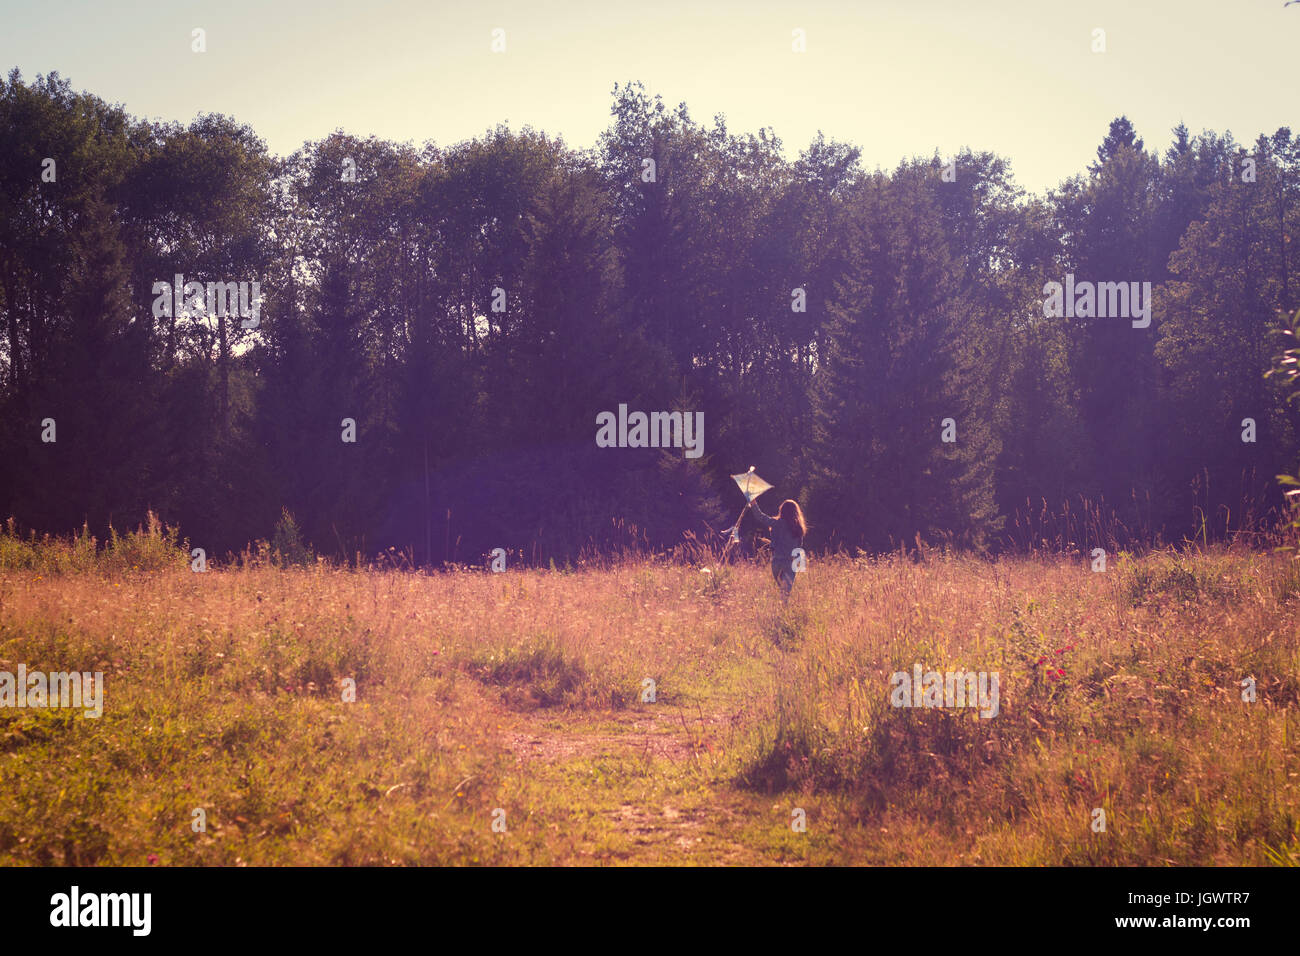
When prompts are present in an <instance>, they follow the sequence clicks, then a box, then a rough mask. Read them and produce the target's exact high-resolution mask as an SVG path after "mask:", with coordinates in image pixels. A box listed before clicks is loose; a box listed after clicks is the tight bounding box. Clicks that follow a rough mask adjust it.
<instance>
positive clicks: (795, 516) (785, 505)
mask: <svg viewBox="0 0 1300 956" xmlns="http://www.w3.org/2000/svg"><path fill="white" fill-rule="evenodd" d="M746 507H752V508H753V509H754V514H755V515H756V516H757V517H758V522H759V524H761V525H763V526H764V527H765V528H767V532H768V536H769V537H770V538H771V539H772V577H774V578H776V583H777V584H779V585H780V586H781V597H782V599H788V598H789V597H790V589H791V588H792V587H794V566H793V565H794V550H795V549H796V548H801V547H803V536H804V535H805V534H807V533H808V525H807V524H806V523H805V522H804V520H803V512H802V511H800V510H799V503H798V502H797V501H794V500H792V499H790V498H787V499H786V500H785V501H783V502H781V510H780V512H779V513H778V514H777V516H776V517H775V518H773V517H772V516H771V515H766V514H764V513H763V509H762V508H760V507H759V506H758V503H757V502H756V501H751V502H750V503H749V505H747V506H746Z"/></svg>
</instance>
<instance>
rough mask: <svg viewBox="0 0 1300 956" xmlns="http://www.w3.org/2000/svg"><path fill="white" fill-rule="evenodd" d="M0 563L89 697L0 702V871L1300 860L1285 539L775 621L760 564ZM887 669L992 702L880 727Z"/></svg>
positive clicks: (913, 571) (1295, 621)
mask: <svg viewBox="0 0 1300 956" xmlns="http://www.w3.org/2000/svg"><path fill="white" fill-rule="evenodd" d="M0 543H3V547H0V670H8V671H15V670H16V667H17V665H18V664H20V663H22V664H25V665H26V668H27V669H28V671H29V672H30V671H35V670H45V671H65V670H83V671H102V672H103V674H104V675H105V676H104V682H105V688H106V690H105V695H104V704H103V707H104V709H103V715H102V716H101V717H99V718H87V717H85V716H83V715H82V713H81V712H80V711H76V712H72V711H68V710H61V709H45V710H32V709H30V708H29V709H21V710H20V709H14V708H0V864H5V865H12V864H56V865H57V864H81V865H86V864H94V865H123V864H126V865H147V864H153V865H159V866H168V865H245V864H247V865H281V864H470V865H473V864H669V863H688V864H690V863H697V864H719V863H720V864H846V863H850V864H939V865H970V864H982V865H1010V864H1028V865H1041V864H1049V865H1061V864H1065V865H1117V864H1118V865H1133V864H1136V865H1152V866H1160V865H1171V864H1173V865H1188V864H1264V865H1269V864H1286V865H1294V864H1296V863H1297V862H1300V790H1298V786H1300V777H1297V774H1300V756H1298V755H1297V748H1296V741H1297V737H1298V736H1300V711H1298V709H1297V696H1298V692H1300V563H1298V562H1296V561H1293V560H1292V559H1290V558H1289V557H1286V556H1275V555H1271V554H1261V553H1256V552H1250V551H1233V550H1226V549H1225V550H1209V551H1200V552H1194V553H1186V554H1177V553H1172V552H1166V553H1155V554H1151V555H1147V556H1144V557H1141V558H1132V557H1129V556H1127V555H1120V556H1112V558H1111V561H1110V563H1109V566H1108V568H1107V570H1106V571H1105V572H1104V573H1097V572H1093V571H1091V570H1090V569H1089V567H1088V565H1087V563H1086V562H1084V561H1082V560H1075V559H1069V558H1023V559H1009V560H1001V561H988V560H981V559H976V558H967V557H960V556H949V555H942V554H937V553H936V554H931V555H927V556H925V558H924V559H922V560H911V559H908V558H904V557H901V556H892V557H884V558H879V559H872V560H868V559H858V560H856V561H855V560H851V559H849V558H826V559H813V560H811V561H810V565H809V571H808V573H807V574H802V575H800V576H799V580H798V583H797V585H796V587H795V591H794V595H793V597H792V599H791V601H790V603H789V605H788V606H787V607H783V606H782V605H781V602H780V600H779V597H778V595H777V593H776V589H775V587H774V586H773V583H772V580H771V577H770V574H769V572H768V570H767V568H766V567H765V566H763V565H761V564H755V565H748V564H739V565H714V566H709V567H707V568H706V567H703V566H699V565H697V566H672V565H668V564H664V563H656V562H649V561H647V562H636V561H627V562H623V563H617V564H613V565H611V566H607V567H603V568H596V567H592V568H586V569H579V570H573V571H566V570H510V571H507V572H506V573H502V574H490V573H486V572H465V571H462V572H455V573H440V574H431V575H428V574H422V573H416V572H412V571H400V570H373V569H372V570H364V571H356V570H346V569H339V568H333V567H329V566H326V565H324V564H317V565H315V566H310V565H309V566H306V567H300V568H283V567H277V566H271V565H261V566H258V565H257V564H256V563H255V562H253V563H251V564H250V565H248V566H242V567H240V566H233V567H229V568H226V569H218V568H214V569H212V570H209V571H208V572H207V573H204V574H197V573H193V572H191V571H190V570H189V568H188V565H187V564H186V563H185V558H184V556H183V553H182V552H180V551H179V550H176V551H169V552H167V553H166V554H164V555H162V556H161V557H160V556H159V552H158V549H157V548H155V547H153V546H152V545H148V544H147V542H146V543H145V544H140V543H139V541H136V542H135V543H133V542H132V539H126V540H122V539H118V540H115V541H114V542H112V543H111V547H109V548H107V549H104V548H101V550H100V551H99V553H98V554H96V553H95V552H94V550H93V549H90V550H87V546H85V544H84V542H83V546H81V547H73V546H66V547H62V548H58V549H56V548H46V549H44V550H42V549H40V548H39V547H38V546H35V545H25V544H23V542H21V541H20V540H18V539H15V538H13V537H11V536H10V537H5V538H3V540H2V542H0ZM155 544H156V542H155ZM133 548H135V549H136V550H135V551H133V550H132V549H133ZM916 664H920V665H921V666H922V667H923V669H924V670H926V671H929V670H932V669H933V670H936V671H947V670H953V669H958V668H962V669H967V670H972V671H979V670H983V671H988V672H997V673H998V674H999V675H1000V702H999V710H998V713H997V715H996V716H995V717H992V718H981V717H980V716H978V714H977V713H976V712H975V711H973V710H971V709H965V710H961V709H946V708H937V709H923V708H920V709H918V708H910V709H909V708H896V707H892V706H890V691H891V683H890V675H891V674H892V673H894V672H896V671H904V672H908V673H910V672H911V671H912V670H913V666H914V665H916ZM646 678H649V679H651V680H653V681H654V700H653V701H650V700H643V696H646V697H648V696H649V695H648V692H647V691H648V687H649V685H647V684H645V683H644V682H645V680H646ZM1246 678H1254V681H1255V685H1254V686H1255V699H1254V700H1253V701H1246V700H1243V686H1242V682H1243V680H1244V679H1246ZM348 680H351V681H354V682H355V701H347V700H345V699H344V698H345V696H347V694H346V690H347V688H348V687H349V686H350V685H349V684H348V683H347V682H348ZM1098 808H1100V809H1101V810H1104V812H1105V829H1104V831H1100V830H1098V829H1097V828H1096V822H1095V821H1096V819H1097V814H1096V813H1095V812H1094V811H1096V810H1097V809H1098ZM195 810H202V811H203V814H202V815H201V817H202V823H203V826H202V827H199V826H198V823H197V821H198V820H199V819H200V815H196V814H195ZM797 811H802V815H801V814H800V813H798V812H797ZM800 820H802V821H806V826H805V827H804V828H803V829H800V828H799V826H798V825H797V824H798V822H799V821H800ZM792 824H793V825H792Z"/></svg>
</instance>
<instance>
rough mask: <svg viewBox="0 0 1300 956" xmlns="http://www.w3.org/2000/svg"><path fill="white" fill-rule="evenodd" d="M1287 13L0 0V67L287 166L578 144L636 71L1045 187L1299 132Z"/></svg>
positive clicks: (905, 151)
mask: <svg viewBox="0 0 1300 956" xmlns="http://www.w3.org/2000/svg"><path fill="white" fill-rule="evenodd" d="M1283 3H1284V0H1184V2H1178V0H1076V2H1069V0H910V2H909V0H857V2H827V0H818V2H805V3H769V2H762V0H745V2H714V0H685V2H680V0H643V2H639V3H632V2H626V0H590V2H587V0H582V2H578V0H530V2H507V0H477V2H475V0H469V2H460V0H456V2H437V0H433V2H430V0H423V2H419V0H392V2H381V0H373V2H361V0H310V2H306V0H289V2H275V0H171V2H145V0H135V2H116V3H115V2H111V0H103V2H94V0H83V2H74V0H27V2H21V3H20V2H16V0H0V67H3V69H4V70H5V72H6V73H8V71H9V70H10V69H11V68H13V67H15V66H17V67H18V68H19V69H21V70H22V73H23V77H24V79H25V80H27V81H29V82H30V81H32V80H34V79H35V77H36V74H37V73H48V72H51V71H55V70H57V71H58V72H59V73H60V74H61V75H62V76H64V77H66V78H68V79H69V80H70V81H71V82H72V85H73V87H74V88H75V89H78V90H88V91H89V92H91V93H94V94H96V95H97V96H99V97H101V98H102V99H105V100H107V101H109V102H113V103H121V104H122V105H123V106H125V107H126V109H127V110H128V111H129V112H131V113H133V114H134V115H136V116H140V117H147V118H154V119H168V120H180V121H183V122H188V121H189V120H191V119H192V118H193V117H194V116H195V115H196V114H197V113H200V112H220V113H225V114H228V115H230V116H233V117H234V118H235V119H237V120H239V121H241V122H245V123H248V124H249V125H251V126H252V127H253V128H254V129H255V130H256V131H257V132H258V134H259V135H260V136H261V137H262V138H263V139H264V140H266V142H267V144H268V146H269V147H270V149H271V150H272V151H273V152H275V153H279V154H282V155H283V154H288V153H290V152H292V151H293V150H295V149H297V148H298V147H300V146H301V145H302V143H303V142H304V141H305V140H308V139H319V138H321V137H324V136H326V135H328V134H329V133H330V132H332V131H333V130H335V129H343V130H345V131H347V132H349V133H353V134H356V135H358V136H368V135H370V134H374V135H377V136H379V137H382V138H384V139H390V140H395V141H409V142H412V143H414V144H416V145H420V144H423V143H424V142H425V141H427V140H433V141H434V142H436V143H438V144H439V145H449V144H451V143H454V142H457V141H459V140H463V139H468V138H470V137H473V136H476V135H480V134H482V133H483V131H484V130H486V129H488V128H490V127H492V126H494V125H496V123H498V122H507V123H508V124H509V125H510V126H511V127H512V128H515V129H518V128H520V127H522V126H523V125H525V124H528V125H531V126H533V127H534V128H536V129H540V130H545V131H546V132H547V133H551V134H558V135H560V136H562V137H563V138H564V140H565V142H566V143H568V144H569V145H570V146H573V147H578V148H585V147H589V146H592V145H594V144H595V142H596V137H597V135H598V134H599V133H600V132H601V130H603V129H604V128H605V127H606V126H607V125H608V123H609V119H610V116H609V108H610V103H611V98H610V92H611V90H612V89H613V87H614V84H615V83H616V82H619V83H622V82H626V81H628V80H640V81H641V82H643V83H644V84H645V85H646V88H647V90H648V92H650V93H651V94H652V95H653V94H655V93H658V94H661V95H662V96H663V98H664V100H665V101H666V102H667V103H668V104H669V105H670V106H675V105H676V104H677V103H678V102H679V101H682V100H685V101H686V103H687V106H688V107H689V108H690V110H691V113H692V115H693V116H694V117H695V118H696V120H697V121H700V122H705V123H706V124H707V123H708V122H709V121H711V119H712V117H713V115H714V114H715V113H718V112H721V113H725V114H726V116H727V124H728V127H729V128H730V129H731V130H732V131H733V132H747V131H755V130H757V129H758V128H759V127H760V126H770V127H773V128H774V129H775V131H776V133H777V135H778V136H780V137H781V139H782V140H783V142H784V144H785V147H786V151H787V153H788V154H789V155H790V156H791V157H793V156H795V155H797V153H798V151H799V150H800V149H802V148H804V147H805V146H806V145H807V144H808V142H809V141H810V140H811V139H812V138H813V137H814V136H815V135H816V132H817V131H818V130H819V129H820V130H822V131H824V132H825V133H826V135H827V136H828V137H831V138H834V139H838V140H842V141H847V142H851V143H853V144H855V145H857V146H860V147H861V148H862V152H863V165H864V166H865V167H866V168H867V169H874V168H875V167H877V166H880V167H882V168H885V169H889V168H891V167H893V166H894V165H895V164H896V163H897V162H898V161H899V160H900V159H902V158H904V157H906V156H913V155H920V156H930V155H932V154H933V153H934V152H935V151H936V150H937V151H938V152H939V153H940V155H948V154H950V153H952V152H954V151H956V150H957V149H960V148H961V147H964V146H969V147H971V148H972V149H976V150H979V149H989V150H993V151H995V152H997V153H999V154H1000V155H1003V156H1005V157H1008V158H1009V159H1010V160H1011V162H1012V168H1013V170H1014V171H1015V174H1016V179H1017V181H1018V182H1019V183H1020V185H1022V186H1024V187H1025V188H1027V189H1030V190H1034V191H1039V192H1041V191H1043V190H1045V189H1047V188H1049V187H1051V186H1054V185H1056V184H1057V183H1059V182H1060V181H1061V180H1062V179H1064V178H1066V177H1067V176H1070V175H1073V174H1074V173H1078V172H1082V171H1083V170H1084V169H1085V167H1086V166H1087V164H1088V163H1089V162H1090V161H1091V160H1092V159H1094V157H1095V150H1096V148H1097V146H1098V144H1099V143H1100V142H1101V140H1102V137H1103V136H1104V135H1105V133H1106V128H1107V125H1108V124H1109V122H1110V120H1111V119H1113V118H1114V117H1116V116H1118V115H1120V114H1121V113H1123V114H1127V116H1128V117H1129V119H1130V120H1132V122H1133V124H1134V125H1135V126H1136V128H1137V130H1138V133H1139V134H1140V135H1141V136H1143V137H1144V139H1145V140H1146V144H1147V147H1148V148H1149V149H1150V148H1155V147H1158V148H1159V149H1161V150H1162V151H1163V149H1164V148H1165V147H1166V146H1167V145H1168V143H1169V139H1170V136H1169V130H1170V129H1171V128H1172V127H1173V126H1175V125H1177V124H1178V123H1179V122H1180V121H1182V122H1184V123H1186V124H1187V126H1188V127H1189V128H1190V129H1191V130H1192V132H1193V133H1196V132H1199V131H1201V130H1202V129H1212V130H1215V131H1217V132H1225V131H1228V130H1231V132H1232V133H1233V134H1234V135H1235V136H1236V138H1237V139H1238V140H1239V141H1246V142H1250V141H1253V140H1254V138H1255V137H1256V136H1257V135H1258V134H1259V133H1261V132H1266V133H1272V132H1273V131H1274V130H1276V129H1277V128H1278V127H1279V126H1290V127H1291V128H1292V129H1297V128H1300V110H1297V104H1300V86H1298V85H1297V81H1296V66H1297V61H1298V60H1300V56H1298V55H1297V51H1300V4H1297V5H1295V6H1292V7H1291V8H1289V9H1284V7H1283ZM195 27H202V28H203V29H204V30H206V34H207V35H206V40H207V51H206V52H205V53H202V54H197V53H194V52H192V51H191V31H192V30H193V29H194V28H195ZM498 27H499V28H501V29H504V30H505V38H506V50H505V52H504V53H493V52H492V51H491V48H490V47H491V41H492V30H493V29H494V28H498ZM796 28H799V29H802V30H804V31H805V32H806V37H807V52H805V53H794V52H792V50H791V39H792V31H793V30H795V29H796ZM1095 28H1101V29H1102V30H1104V31H1105V43H1106V51H1105V52H1104V53H1093V52H1092V44H1093V30H1094V29H1095Z"/></svg>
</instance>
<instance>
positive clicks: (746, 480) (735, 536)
mask: <svg viewBox="0 0 1300 956" xmlns="http://www.w3.org/2000/svg"><path fill="white" fill-rule="evenodd" d="M731 480H732V481H734V482H735V483H736V484H737V486H739V488H740V493H741V494H742V495H744V496H745V510H748V508H749V503H750V502H751V501H753V500H754V499H755V498H757V497H758V496H759V495H761V494H762V493H763V492H765V491H767V490H768V489H769V488H771V487H772V486H771V485H769V484H768V483H767V482H766V481H764V480H763V479H762V478H760V477H758V475H756V474H754V466H753V465H750V466H749V471H744V472H741V473H740V474H739V475H732V476H731ZM744 517H745V511H744V510H742V511H741V512H740V517H738V518H737V519H736V523H735V524H733V525H732V526H731V527H730V528H728V529H727V530H726V531H723V532H722V533H723V534H729V535H731V540H732V541H733V542H739V541H740V521H741V519H742V518H744Z"/></svg>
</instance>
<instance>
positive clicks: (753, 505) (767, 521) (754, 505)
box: [749, 500, 776, 529]
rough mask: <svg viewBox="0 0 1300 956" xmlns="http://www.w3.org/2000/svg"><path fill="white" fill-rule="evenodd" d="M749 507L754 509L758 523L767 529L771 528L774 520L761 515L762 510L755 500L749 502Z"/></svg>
mask: <svg viewBox="0 0 1300 956" xmlns="http://www.w3.org/2000/svg"><path fill="white" fill-rule="evenodd" d="M749 506H750V507H751V508H753V509H754V516H755V517H756V518H758V520H759V522H760V523H762V524H763V525H766V526H767V527H768V528H769V529H770V528H771V527H772V525H773V524H775V523H776V519H775V518H773V517H772V516H771V515H769V514H764V513H763V509H762V508H760V507H759V506H758V501H757V500H754V501H751V502H750V503H749Z"/></svg>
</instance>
